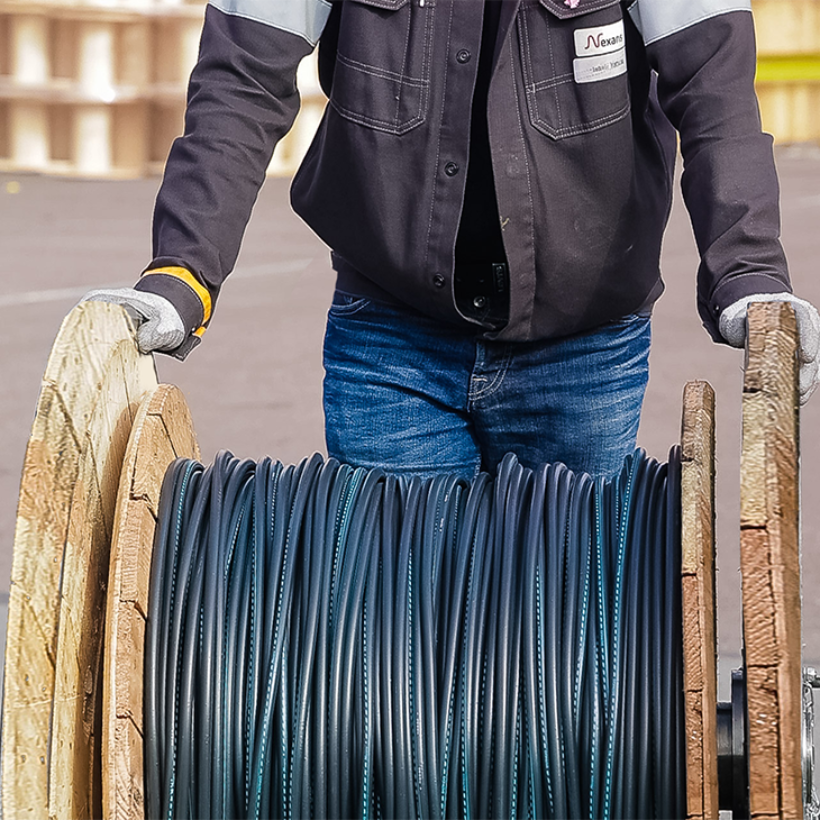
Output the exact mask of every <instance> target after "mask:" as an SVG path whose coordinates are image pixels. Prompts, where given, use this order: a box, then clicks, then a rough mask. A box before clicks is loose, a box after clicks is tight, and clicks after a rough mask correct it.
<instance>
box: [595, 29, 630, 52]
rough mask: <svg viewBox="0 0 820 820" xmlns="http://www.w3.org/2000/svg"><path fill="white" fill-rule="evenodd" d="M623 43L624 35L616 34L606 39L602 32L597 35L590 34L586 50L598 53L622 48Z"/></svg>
mask: <svg viewBox="0 0 820 820" xmlns="http://www.w3.org/2000/svg"><path fill="white" fill-rule="evenodd" d="M623 43H624V35H623V34H616V35H615V36H614V37H607V36H606V35H604V33H603V32H600V31H599V32H598V33H597V34H590V35H588V36H587V43H586V50H587V51H598V50H599V49H600V50H603V49H607V50H609V49H614V48H617V47H618V46H622V45H623Z"/></svg>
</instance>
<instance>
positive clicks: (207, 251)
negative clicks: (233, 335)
mask: <svg viewBox="0 0 820 820" xmlns="http://www.w3.org/2000/svg"><path fill="white" fill-rule="evenodd" d="M329 11H330V4H329V3H328V2H327V0H210V2H209V4H208V7H207V9H206V12H205V21H204V25H203V29H202V37H201V42H200V52H199V59H198V61H197V64H196V67H195V68H194V70H193V72H192V74H191V79H190V83H189V88H188V99H187V107H186V112H185V131H184V134H183V136H181V137H179V138H178V139H177V140H175V142H174V144H173V146H172V148H171V152H170V154H169V156H168V160H167V163H166V167H165V174H164V178H163V181H162V185H161V187H160V190H159V194H158V196H157V200H156V205H155V210H154V226H153V246H154V247H153V253H154V259H153V261H152V262H151V264H150V265H149V266H148V268H147V270H146V271H145V273H144V274H143V276H142V278H141V279H140V281H139V283H138V284H137V286H136V287H137V289H139V290H145V291H150V292H153V293H158V294H159V295H161V296H165V297H166V298H168V299H170V300H171V302H172V303H173V304H174V306H175V307H176V308H177V310H178V312H179V313H180V315H181V316H182V318H183V322H184V323H185V326H186V329H187V330H188V337H187V339H186V341H185V342H184V343H183V345H182V348H180V350H178V351H176V352H175V354H176V355H177V356H179V357H180V358H182V357H184V356H185V355H187V353H188V352H189V351H190V349H192V348H193V347H194V346H195V345H196V344H197V342H198V341H199V338H200V337H201V335H202V333H203V332H204V329H205V327H207V324H208V322H209V321H210V316H211V311H212V306H213V305H214V304H215V302H216V298H217V296H218V294H219V289H220V287H221V285H222V283H223V281H224V280H225V278H226V277H227V275H228V274H229V273H230V271H231V270H232V269H233V266H234V264H235V262H236V257H237V255H238V253H239V248H240V245H241V242H242V236H243V234H244V231H245V227H246V225H247V222H248V219H249V218H250V214H251V210H252V208H253V205H254V202H255V201H256V197H257V194H258V192H259V189H260V187H261V185H262V183H263V181H264V178H265V172H266V170H267V167H268V164H269V163H270V158H271V155H272V154H273V149H274V147H275V145H276V143H277V142H278V141H279V140H280V139H281V138H282V137H283V136H284V135H285V134H286V133H287V132H288V130H289V129H290V127H291V126H292V124H293V121H294V119H295V117H296V114H297V112H298V109H299V93H298V90H297V87H296V70H297V68H298V65H299V62H300V61H301V60H302V58H303V57H305V56H306V55H307V54H309V53H310V51H312V49H313V47H314V46H315V44H316V42H317V41H318V39H319V36H320V35H321V32H322V29H323V27H324V25H325V23H326V22H327V17H328V14H329Z"/></svg>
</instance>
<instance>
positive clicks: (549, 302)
mask: <svg viewBox="0 0 820 820" xmlns="http://www.w3.org/2000/svg"><path fill="white" fill-rule="evenodd" d="M317 42H318V44H319V68H320V79H321V82H322V85H323V88H324V89H325V91H326V93H327V94H328V97H329V100H330V102H329V105H328V106H327V109H326V112H325V115H324V118H323V120H322V123H321V126H320V127H319V131H318V133H317V135H316V138H315V140H314V142H313V144H312V146H311V148H310V150H309V152H308V154H307V157H306V159H305V160H304V162H303V164H302V166H301V168H300V170H299V171H298V172H297V174H296V176H295V178H294V181H293V186H292V202H293V206H294V209H295V210H296V212H297V213H298V214H300V215H301V216H302V217H303V218H304V219H305V220H306V221H307V223H308V224H309V225H310V226H311V227H312V228H313V229H314V230H315V231H316V233H317V234H318V235H319V236H320V237H321V238H322V239H323V240H324V241H325V242H326V243H327V244H328V245H329V246H330V247H331V248H332V250H333V253H332V258H333V266H334V268H335V270H336V274H337V292H336V295H335V297H334V300H333V305H332V306H331V308H330V311H329V316H328V328H327V335H326V340H325V368H326V377H325V399H324V401H325V416H326V434H327V445H328V452H329V454H330V455H331V456H336V457H338V458H340V459H341V460H343V461H347V462H350V463H354V464H360V465H363V466H375V465H383V466H388V467H389V468H390V469H392V470H394V471H396V472H405V473H411V472H412V473H420V474H425V475H429V474H431V473H434V472H440V471H457V472H462V473H464V474H466V475H468V476H469V475H472V474H474V473H475V472H476V471H477V470H478V469H480V468H485V469H493V468H494V467H495V465H496V464H497V463H498V461H499V460H500V459H501V457H502V456H503V455H504V453H506V452H508V451H513V452H515V453H516V454H517V455H518V456H519V458H520V459H521V460H522V462H524V463H525V464H527V465H529V466H534V465H535V464H538V463H540V462H543V461H556V460H558V461H563V462H564V463H566V464H568V465H569V466H570V467H571V468H573V469H576V470H586V471H588V472H590V473H593V474H596V475H602V474H604V475H605V474H609V473H612V472H614V471H615V470H617V469H618V468H619V467H620V464H621V462H622V460H623V458H624V456H625V455H626V454H627V453H629V452H631V450H632V449H633V448H634V446H635V437H636V434H637V428H638V420H639V415H640V408H641V403H642V400H643V394H644V390H645V386H646V381H647V359H648V352H649V339H650V331H649V321H650V320H649V316H650V312H651V308H652V305H653V303H654V301H655V300H656V299H657V298H658V297H659V296H660V294H661V291H662V289H663V285H662V283H661V279H660V275H659V256H660V247H661V239H662V234H663V230H664V227H665V223H666V219H667V216H668V213H669V208H670V203H671V196H672V194H671V185H672V175H673V165H674V161H675V155H676V135H675V129H676V130H677V133H678V135H679V138H680V149H681V152H682V154H683V158H684V164H685V170H684V176H683V192H684V197H685V200H686V204H687V207H688V209H689V212H690V215H691V218H692V224H693V227H694V232H695V237H696V240H697V243H698V248H699V250H700V254H701V260H702V261H701V265H700V269H699V272H698V305H699V311H700V314H701V317H702V319H703V322H704V325H705V327H706V329H707V331H708V332H709V333H710V334H711V336H712V338H713V339H715V340H716V341H719V342H728V343H730V344H733V345H736V346H742V344H743V342H744V337H745V310H746V305H747V304H748V303H749V302H750V301H754V300H763V299H775V300H779V301H784V300H787V301H790V302H792V304H794V306H795V310H796V312H797V315H798V322H799V325H800V333H801V344H802V359H803V360H804V366H803V372H802V373H801V380H802V395H803V398H804V399H805V398H807V397H808V395H809V393H810V392H811V390H812V389H813V387H814V382H815V377H816V371H817V364H816V362H815V358H816V353H817V346H818V331H819V330H820V320H819V319H818V316H817V312H816V311H815V310H814V308H813V307H812V306H811V305H809V304H807V303H806V302H803V301H802V300H799V299H797V298H795V297H794V296H792V295H791V286H790V283H789V278H788V273H787V268H786V261H785V258H784V254H783V251H782V248H781V246H780V242H779V214H778V185H777V179H776V175H775V169H774V162H773V157H772V148H771V139H770V138H769V137H768V136H767V135H764V134H762V133H761V129H760V121H759V114H758V108H757V101H756V98H755V93H754V87H753V81H754V74H755V46H754V29H753V22H752V16H751V13H750V6H749V0H634V1H633V2H631V3H626V2H621V1H620V0H486V1H485V2H481V0H337V1H336V2H326V0H264V1H263V0H211V2H210V5H209V7H208V9H207V13H206V18H205V24H204V29H203V34H202V45H201V53H200V59H199V62H198V65H197V67H196V68H195V70H194V72H193V75H192V78H191V86H190V93H189V99H188V108H187V117H186V129H185V135H184V136H183V137H182V138H180V139H178V140H177V141H176V142H175V144H174V147H173V148H172V150H171V154H170V157H169V159H168V163H167V166H166V171H165V178H164V181H163V185H162V188H161V190H160V192H159V195H158V199H157V205H156V212H155V221H154V255H155V258H154V260H153V261H152V263H151V264H150V266H149V268H148V269H147V271H146V272H145V273H144V274H143V276H142V277H141V279H140V281H139V282H138V283H137V285H136V286H135V288H134V289H124V290H118V291H97V292H94V293H92V294H89V297H88V298H97V299H106V300H109V301H115V302H119V303H122V304H125V305H126V306H128V307H130V309H131V310H132V311H133V312H136V313H137V314H139V315H140V316H141V317H144V319H145V321H144V323H143V324H142V326H141V328H140V330H139V342H140V345H141V346H142V347H143V349H145V350H164V351H168V352H170V353H172V354H173V355H176V356H178V357H179V358H184V357H185V356H186V355H187V354H188V353H189V352H190V350H191V349H192V348H193V347H194V346H195V345H196V344H197V343H198V342H199V340H200V338H201V337H202V334H203V333H204V331H205V328H206V327H207V325H208V323H209V322H210V319H211V314H212V311H213V305H214V304H215V302H216V298H217V296H218V293H219V290H220V287H221V285H222V283H223V281H224V280H225V278H226V277H227V275H228V274H229V272H230V271H231V269H232V267H233V265H234V262H235V260H236V256H237V253H238V251H239V247H240V243H241V238H242V234H243V230H244V228H245V225H246V223H247V221H248V219H249V216H250V213H251V208H252V206H253V203H254V200H255V198H256V195H257V192H258V189H259V187H260V185H261V184H262V182H263V179H264V175H265V169H266V167H267V165H268V162H269V160H270V156H271V153H272V151H273V148H274V145H275V144H276V142H277V140H278V139H280V138H281V137H282V136H283V135H284V134H285V133H286V132H287V130H288V128H289V127H290V125H291V124H292V121H293V119H294V117H295V115H296V112H297V109H298V93H297V90H296V85H295V76H296V68H297V65H298V63H299V61H300V60H301V59H302V58H303V57H304V56H305V55H307V54H308V53H309V52H310V51H311V49H312V48H313V47H314V46H315V45H316V43H317Z"/></svg>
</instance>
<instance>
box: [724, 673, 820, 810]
mask: <svg viewBox="0 0 820 820" xmlns="http://www.w3.org/2000/svg"><path fill="white" fill-rule="evenodd" d="M815 689H820V672H818V670H817V669H815V668H814V667H811V666H808V667H804V669H803V726H802V731H803V734H802V748H803V752H802V759H803V809H804V811H803V818H804V820H820V800H818V797H817V790H816V788H815V780H814V690H815ZM717 742H718V793H719V796H720V808H721V810H724V811H731V812H732V818H733V820H740V818H748V817H749V753H748V748H749V739H748V732H747V708H746V676H745V674H744V671H743V669H735V670H734V671H733V672H732V699H731V701H728V702H719V703H718V705H717Z"/></svg>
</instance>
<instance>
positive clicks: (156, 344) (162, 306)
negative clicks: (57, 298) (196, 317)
mask: <svg viewBox="0 0 820 820" xmlns="http://www.w3.org/2000/svg"><path fill="white" fill-rule="evenodd" d="M80 301H82V302H110V303H111V304H114V305H122V307H124V308H125V310H126V312H127V313H128V315H129V316H130V317H131V318H132V319H133V320H134V323H135V324H136V326H137V346H138V347H139V349H140V351H141V352H142V353H152V352H153V351H154V350H163V351H170V350H175V349H176V348H178V347H179V346H180V345H181V344H182V342H183V341H184V340H185V325H184V324H183V322H182V317H181V316H180V315H179V313H178V312H177V309H176V308H175V307H174V306H173V305H172V304H171V302H169V301H168V299H166V298H165V297H164V296H158V295H157V294H156V293H147V292H145V291H141V290H134V288H116V289H112V290H92V291H90V292H89V293H86V295H85V296H83V298H82V299H81V300H80Z"/></svg>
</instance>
